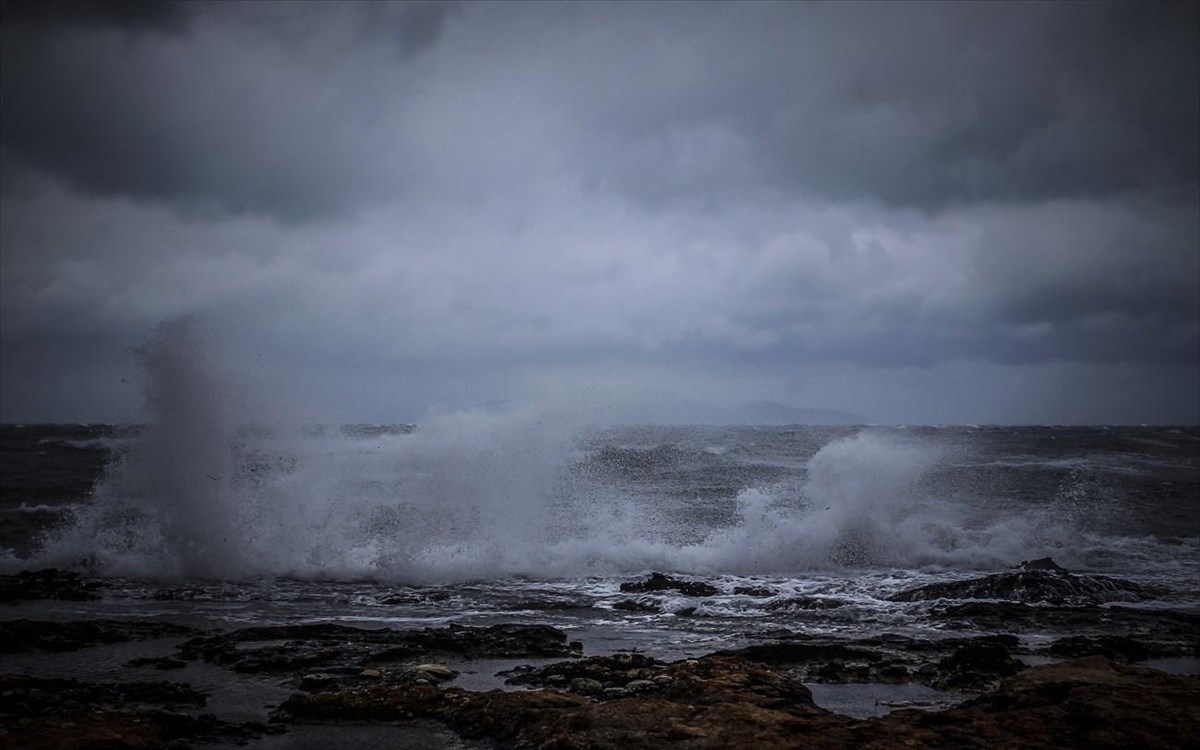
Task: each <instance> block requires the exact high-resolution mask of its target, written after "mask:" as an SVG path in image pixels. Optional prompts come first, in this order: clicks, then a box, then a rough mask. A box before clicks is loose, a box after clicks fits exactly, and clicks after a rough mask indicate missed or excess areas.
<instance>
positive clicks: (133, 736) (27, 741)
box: [0, 675, 284, 750]
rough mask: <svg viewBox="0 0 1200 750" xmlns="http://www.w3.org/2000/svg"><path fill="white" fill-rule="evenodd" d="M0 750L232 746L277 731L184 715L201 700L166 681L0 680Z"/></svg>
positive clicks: (19, 677) (196, 693)
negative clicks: (224, 744)
mask: <svg viewBox="0 0 1200 750" xmlns="http://www.w3.org/2000/svg"><path fill="white" fill-rule="evenodd" d="M0 696H3V698H4V700H3V701H0V747H12V748H24V749H26V750H40V749H41V748H46V749H47V750H49V749H51V748H52V749H53V750H74V749H76V748H78V749H79V750H83V749H84V748H89V749H95V748H114V749H115V748H155V747H163V746H165V745H167V744H168V743H174V744H176V746H189V747H190V746H192V744H193V743H197V742H206V743H208V742H217V741H222V742H229V741H232V742H239V743H244V742H245V741H247V740H250V739H254V738H257V737H261V736H263V735H265V734H278V733H280V732H282V731H284V730H283V729H282V728H281V727H278V726H269V725H265V724H258V723H253V722H248V723H233V722H227V721H221V720H220V719H218V718H216V717H215V716H213V715H211V714H195V713H192V712H189V710H194V709H196V708H199V707H202V706H204V704H205V703H206V702H207V700H208V696H206V695H205V694H204V693H201V692H199V691H197V690H196V689H194V688H192V687H190V686H188V685H183V684H180V683H174V682H122V683H95V682H83V681H80V680H63V679H41V678H37V677H30V676H27V675H0Z"/></svg>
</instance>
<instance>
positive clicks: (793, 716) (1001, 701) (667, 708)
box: [279, 656, 1200, 750]
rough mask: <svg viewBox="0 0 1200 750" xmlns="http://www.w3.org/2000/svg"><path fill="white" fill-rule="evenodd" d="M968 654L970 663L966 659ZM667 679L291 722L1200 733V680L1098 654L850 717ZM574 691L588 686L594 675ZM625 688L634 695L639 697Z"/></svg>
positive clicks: (743, 685) (1058, 737) (363, 703)
mask: <svg viewBox="0 0 1200 750" xmlns="http://www.w3.org/2000/svg"><path fill="white" fill-rule="evenodd" d="M964 658H966V657H964ZM654 668H655V669H660V670H663V676H670V677H671V678H672V680H671V683H670V684H669V685H668V686H666V687H663V686H660V685H659V684H658V683H657V682H656V681H655V680H653V679H651V680H649V682H650V685H653V686H654V687H650V686H647V685H646V684H645V683H644V682H640V683H639V682H635V681H630V682H629V683H625V684H623V685H620V686H616V685H613V686H610V687H606V688H604V689H603V690H601V692H600V693H599V694H596V695H594V696H590V697H589V696H583V695H576V694H570V693H560V692H557V691H554V690H534V691H515V692H505V691H498V690H497V691H490V692H487V693H471V692H467V691H464V690H461V689H457V688H448V689H445V690H439V689H437V688H435V687H432V686H428V685H403V686H373V687H365V688H357V689H345V690H333V691H326V692H321V693H315V694H311V695H297V696H293V697H292V698H290V699H288V701H287V702H285V703H284V705H283V706H281V708H280V711H279V716H280V717H281V718H286V719H290V720H296V719H302V720H336V721H345V720H359V721H361V720H379V721H388V722H392V721H398V720H411V719H435V720H438V721H441V722H444V723H445V724H447V725H448V726H450V727H452V728H454V729H455V730H457V731H459V732H460V733H462V734H464V735H467V736H471V737H482V738H487V739H488V740H490V741H492V742H497V743H500V744H502V745H503V746H516V747H544V748H589V749H590V750H631V749H633V748H647V749H648V748H661V747H679V748H689V749H697V748H741V747H755V748H766V749H768V750H772V749H775V748H795V747H805V748H813V749H814V750H831V749H832V748H851V747H867V748H877V749H879V750H884V749H885V748H893V747H895V748H900V747H928V748H944V749H946V750H948V749H949V748H979V749H980V750H982V749H983V748H1014V749H1015V748H1022V749H1025V750H1050V749H1051V748H1079V749H1083V748H1096V747H1100V748H1119V747H1139V748H1142V747H1145V748H1164V749H1165V748H1174V747H1189V746H1191V745H1192V744H1193V742H1194V740H1195V733H1196V729H1197V727H1198V726H1200V681H1198V680H1196V679H1195V678H1188V677H1179V676H1173V675H1167V674H1163V673H1161V672H1154V671H1152V670H1139V669H1136V668H1131V667H1123V666H1120V665H1113V664H1111V663H1109V662H1107V661H1104V660H1103V659H1099V658H1091V659H1083V660H1079V661H1076V662H1068V663H1065V664H1056V665H1050V666H1044V667H1035V668H1032V669H1028V670H1025V671H1023V672H1021V673H1019V674H1017V675H1015V676H1013V677H1010V678H1008V679H1006V680H1005V681H1004V682H1003V683H1002V684H1001V685H1000V687H999V688H998V689H997V690H996V691H994V692H991V693H988V694H985V695H983V696H981V697H979V698H976V699H974V700H971V701H968V702H966V703H963V704H961V705H959V706H955V707H952V708H949V709H946V710H943V711H934V712H925V711H918V710H913V709H906V710H900V711H894V712H892V713H890V714H888V715H886V716H883V717H880V718H877V719H868V720H856V719H851V718H849V717H846V716H841V715H838V714H833V713H830V712H828V711H824V710H822V709H820V708H817V707H816V706H814V705H813V704H812V701H811V696H810V694H809V693H808V691H807V689H806V688H804V686H803V685H801V684H799V683H797V682H795V681H794V680H791V679H789V678H788V677H786V676H784V675H782V674H780V673H778V672H775V671H773V670H771V669H770V668H768V667H766V666H763V665H756V664H753V663H750V662H746V661H743V660H739V659H736V658H732V657H717V656H713V657H704V658H702V659H689V660H686V661H682V662H676V663H674V664H670V665H655V666H654ZM580 679H581V682H580V683H579V686H580V687H584V686H586V687H587V688H588V689H589V690H594V689H595V685H594V684H591V682H583V681H582V680H591V681H592V682H598V683H600V684H601V685H603V684H604V683H603V681H601V680H594V679H593V678H580ZM631 685H633V686H634V687H633V688H632V689H631V687H630V686H631Z"/></svg>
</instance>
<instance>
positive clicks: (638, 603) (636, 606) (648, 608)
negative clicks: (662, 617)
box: [612, 599, 662, 612]
mask: <svg viewBox="0 0 1200 750" xmlns="http://www.w3.org/2000/svg"><path fill="white" fill-rule="evenodd" d="M612 608H613V609H618V610H621V611H622V612H661V611H662V607H660V606H658V604H657V603H656V602H651V601H644V600H640V599H622V600H620V601H618V602H614V603H613V605H612Z"/></svg>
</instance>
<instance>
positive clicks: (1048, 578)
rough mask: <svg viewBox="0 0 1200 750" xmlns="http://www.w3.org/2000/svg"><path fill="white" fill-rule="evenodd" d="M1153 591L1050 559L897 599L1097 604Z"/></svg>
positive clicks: (910, 592) (922, 588)
mask: <svg viewBox="0 0 1200 750" xmlns="http://www.w3.org/2000/svg"><path fill="white" fill-rule="evenodd" d="M1153 596H1154V594H1153V592H1151V591H1148V590H1147V589H1145V588H1144V587H1142V586H1139V585H1138V584H1136V583H1133V582H1132V581H1125V580H1122V579H1119V578H1110V577H1108V576H1097V575H1088V576H1082V575H1074V574H1072V573H1069V572H1067V571H1066V570H1065V569H1063V568H1061V567H1059V566H1058V565H1057V564H1056V563H1055V562H1054V561H1053V560H1051V559H1050V558H1048V557H1046V558H1042V559H1041V560H1032V561H1026V562H1023V563H1021V565H1020V566H1019V567H1018V568H1017V569H1015V570H1011V571H1006V572H1004V573H996V574H994V575H989V576H984V577H982V578H972V579H969V580H965V581H947V582H944V583H931V584H928V585H926V586H918V587H916V588H912V589H908V590H906V591H901V592H900V593H898V594H894V595H892V596H891V597H890V598H891V600H892V601H894V602H913V601H931V600H935V599H1005V600H1008V601H1014V602H1021V603H1024V604H1034V603H1047V604H1055V605H1070V606H1097V605H1099V604H1104V603H1107V602H1134V601H1142V600H1144V599H1150V598H1153Z"/></svg>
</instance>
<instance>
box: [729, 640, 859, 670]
mask: <svg viewBox="0 0 1200 750" xmlns="http://www.w3.org/2000/svg"><path fill="white" fill-rule="evenodd" d="M718 653H720V654H722V655H726V656H737V657H740V658H742V659H749V660H751V661H756V662H761V663H763V664H771V665H775V666H779V665H783V664H802V663H806V662H814V661H829V660H833V659H838V660H857V661H866V662H876V661H880V660H881V659H882V657H881V656H880V654H879V652H878V651H875V650H871V649H865V648H859V647H855V646H849V645H846V644H842V643H821V642H808V641H802V642H782V643H767V644H759V645H754V646H745V647H743V648H739V649H734V650H730V651H720V652H718Z"/></svg>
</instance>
